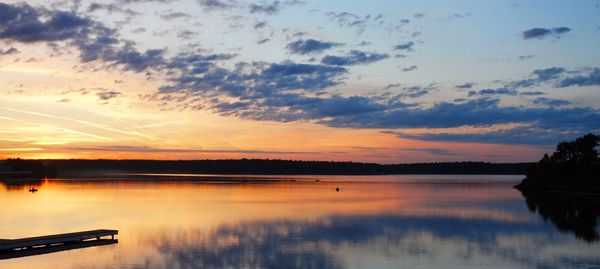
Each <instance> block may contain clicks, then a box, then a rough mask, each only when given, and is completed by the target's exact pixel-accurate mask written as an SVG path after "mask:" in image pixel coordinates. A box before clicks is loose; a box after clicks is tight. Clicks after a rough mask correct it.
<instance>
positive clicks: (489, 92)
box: [469, 88, 518, 96]
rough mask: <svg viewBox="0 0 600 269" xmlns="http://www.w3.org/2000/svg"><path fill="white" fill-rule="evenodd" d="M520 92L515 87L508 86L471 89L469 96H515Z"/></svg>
mask: <svg viewBox="0 0 600 269" xmlns="http://www.w3.org/2000/svg"><path fill="white" fill-rule="evenodd" d="M517 94H518V92H517V91H516V90H514V89H508V88H498V89H482V90H479V91H470V92H469V96H475V95H483V96H486V95H488V96H489V95H511V96H515V95H517Z"/></svg>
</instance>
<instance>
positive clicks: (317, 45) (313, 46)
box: [286, 39, 342, 55]
mask: <svg viewBox="0 0 600 269" xmlns="http://www.w3.org/2000/svg"><path fill="white" fill-rule="evenodd" d="M339 46H342V44H340V43H333V42H326V41H319V40H315V39H299V40H296V41H293V42H290V43H288V44H287V46H286V48H287V49H288V50H289V51H290V52H291V53H295V54H301V55H304V54H313V53H320V52H323V51H324V50H327V49H331V48H333V47H339Z"/></svg>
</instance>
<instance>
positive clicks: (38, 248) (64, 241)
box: [0, 230, 119, 259]
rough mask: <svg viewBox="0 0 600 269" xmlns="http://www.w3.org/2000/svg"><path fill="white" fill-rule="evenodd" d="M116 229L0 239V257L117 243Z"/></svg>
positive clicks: (117, 232)
mask: <svg viewBox="0 0 600 269" xmlns="http://www.w3.org/2000/svg"><path fill="white" fill-rule="evenodd" d="M117 234H119V231H117V230H93V231H83V232H76V233H65V234H55V235H46V236H36V237H28V238H20V239H11V240H8V239H0V259H2V258H5V259H6V258H11V257H23V256H29V255H38V254H44V253H50V252H56V251H62V250H68V249H74V248H81V247H89V246H96V245H106V244H113V243H117V242H118V241H117V240H116V239H115V235H117Z"/></svg>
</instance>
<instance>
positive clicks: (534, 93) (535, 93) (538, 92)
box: [519, 91, 546, 96]
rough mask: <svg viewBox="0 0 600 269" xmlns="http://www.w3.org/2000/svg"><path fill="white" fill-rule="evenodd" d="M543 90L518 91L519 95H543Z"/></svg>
mask: <svg viewBox="0 0 600 269" xmlns="http://www.w3.org/2000/svg"><path fill="white" fill-rule="evenodd" d="M545 94H546V93H545V92H542V91H529V92H520V93H519V95H521V96H536V95H545Z"/></svg>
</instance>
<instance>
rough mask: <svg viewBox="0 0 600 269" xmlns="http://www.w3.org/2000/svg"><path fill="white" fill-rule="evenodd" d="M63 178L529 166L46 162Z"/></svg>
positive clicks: (517, 167) (522, 167) (494, 170)
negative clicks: (117, 174) (108, 175)
mask: <svg viewBox="0 0 600 269" xmlns="http://www.w3.org/2000/svg"><path fill="white" fill-rule="evenodd" d="M43 163H44V165H45V166H46V167H51V168H52V169H55V170H56V171H57V173H58V175H59V176H73V175H77V176H94V175H102V174H110V173H190V174H257V175H308V174H315V175H392V174H525V172H526V171H527V167H528V166H529V165H530V164H529V163H487V162H444V163H413V164H389V165H386V164H376V163H357V162H327V161H293V160H265V159H239V160H188V161H185V160H180V161H160V160H44V161H43Z"/></svg>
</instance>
